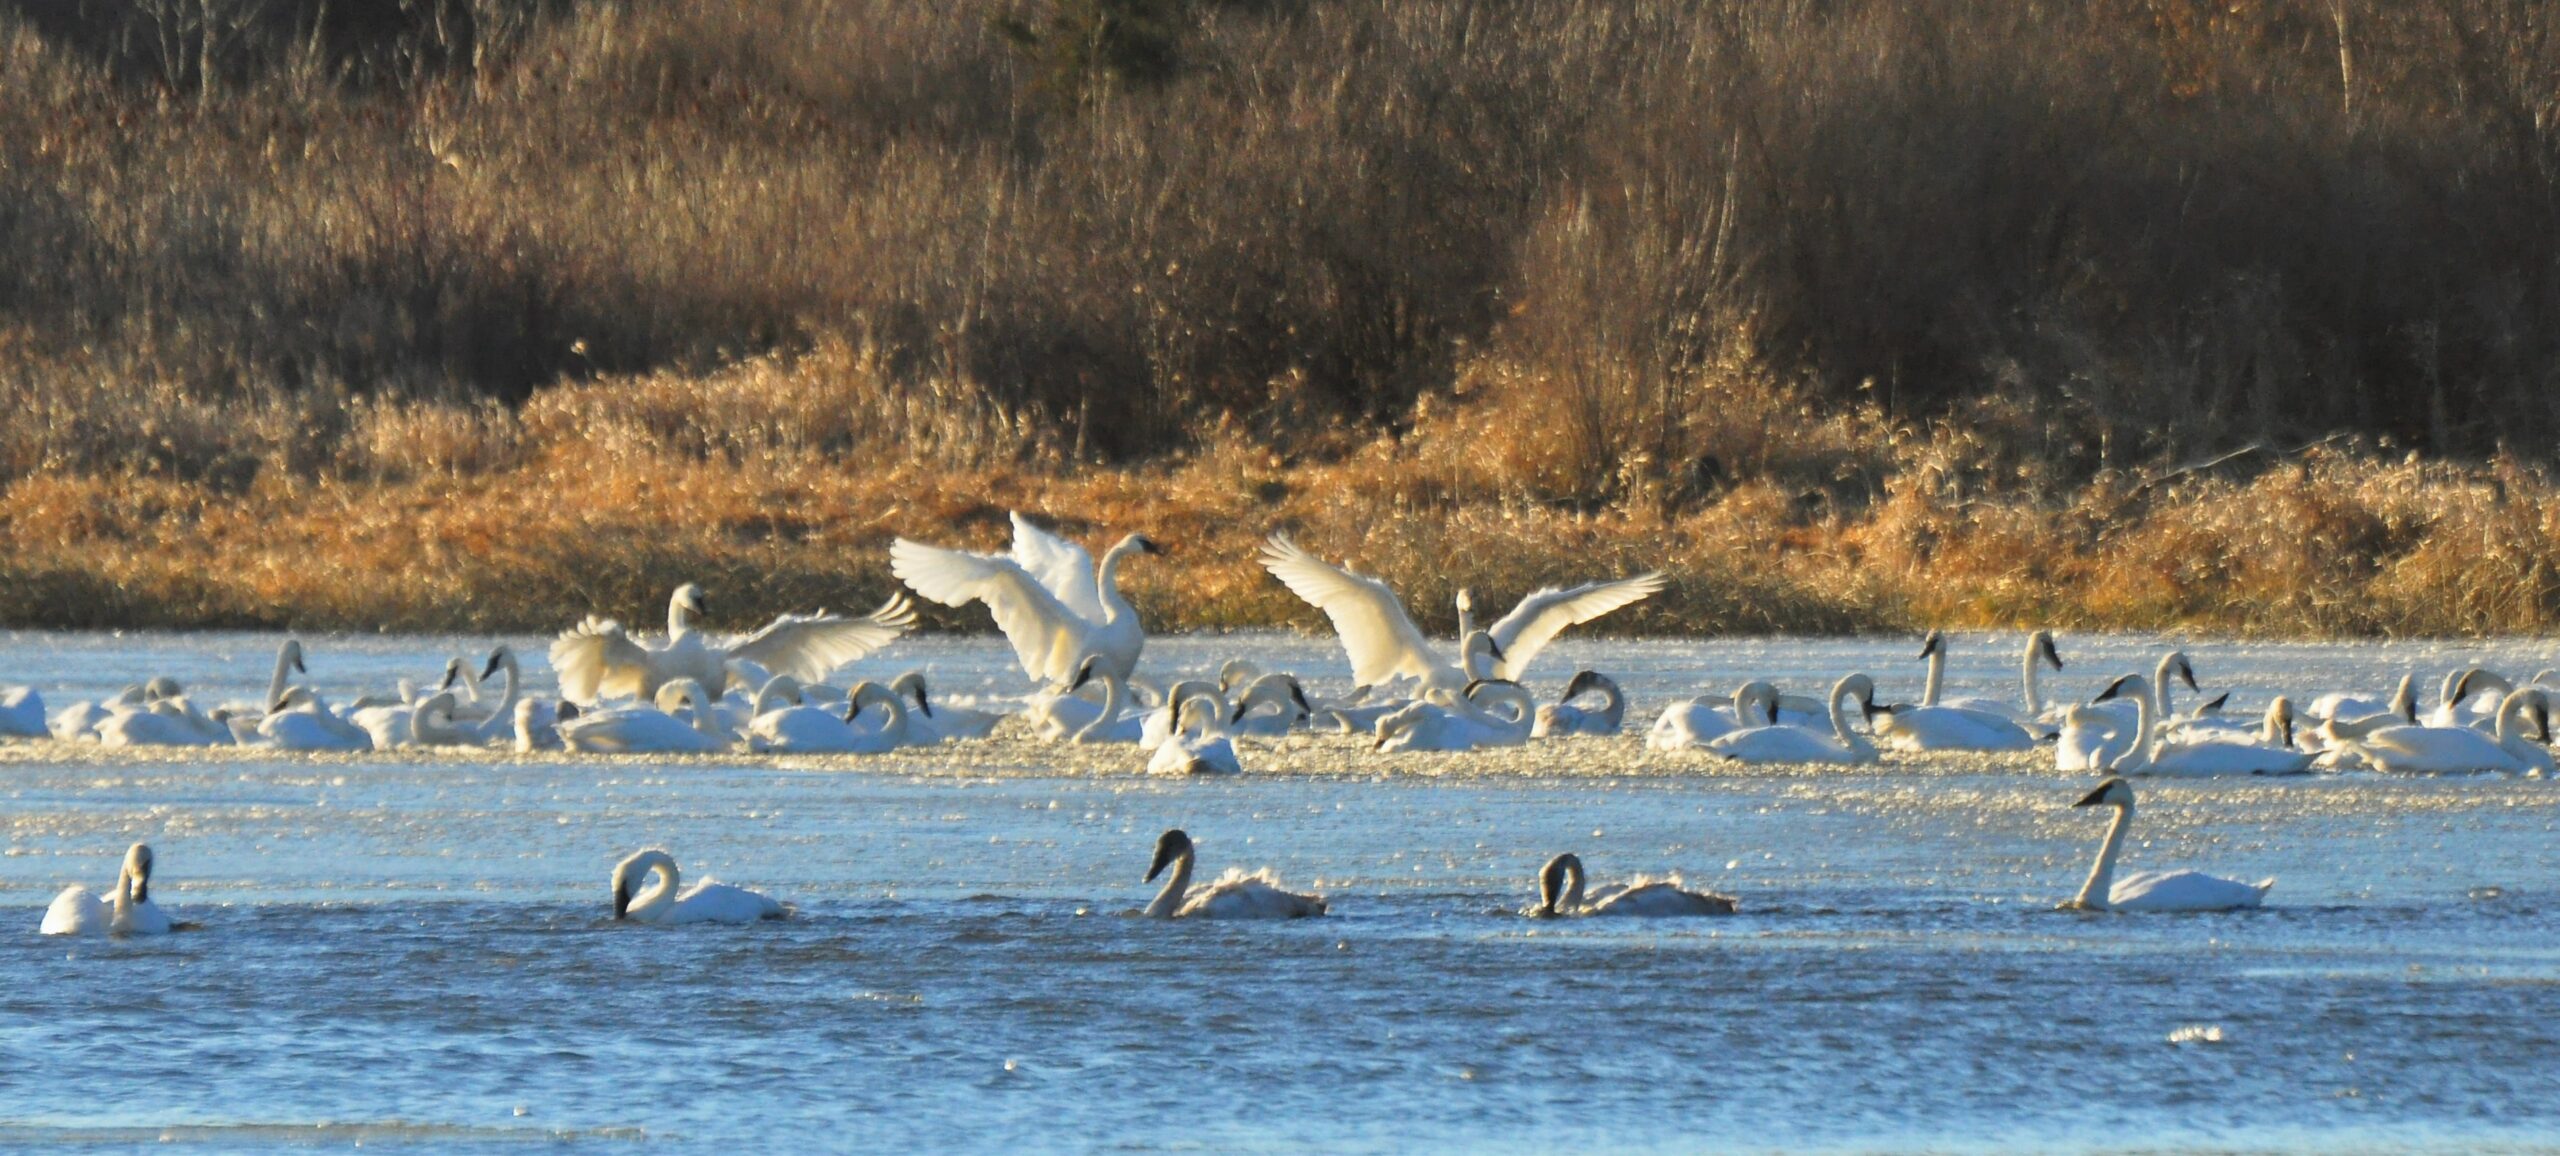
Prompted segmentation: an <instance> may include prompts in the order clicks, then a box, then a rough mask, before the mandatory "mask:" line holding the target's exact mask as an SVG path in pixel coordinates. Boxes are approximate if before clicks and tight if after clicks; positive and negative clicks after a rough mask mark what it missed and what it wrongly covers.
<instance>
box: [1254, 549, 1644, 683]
mask: <svg viewBox="0 0 2560 1156" xmlns="http://www.w3.org/2000/svg"><path fill="white" fill-rule="evenodd" d="M1262 567H1263V569H1266V570H1269V571H1270V572H1271V575H1272V577H1275V578H1278V579H1279V580H1280V582H1281V584H1282V585H1284V586H1287V587H1288V588H1289V592H1290V593H1292V594H1295V595H1297V596H1298V597H1299V598H1300V599H1301V600H1303V601H1305V602H1306V603H1307V604H1308V605H1310V606H1313V607H1315V608H1316V609H1318V610H1322V611H1324V613H1325V617H1327V618H1330V619H1332V620H1333V630H1334V634H1335V635H1336V636H1338V637H1339V638H1340V640H1341V642H1342V649H1343V653H1345V654H1346V655H1348V656H1349V657H1350V659H1351V677H1352V681H1354V682H1356V683H1357V684H1359V685H1361V686H1376V685H1378V684H1380V683H1384V682H1386V681H1388V680H1390V679H1394V678H1400V677H1401V678H1411V679H1414V680H1416V681H1418V682H1420V683H1422V685H1423V687H1424V688H1425V689H1433V688H1437V689H1443V690H1450V691H1457V690H1463V689H1464V688H1465V686H1466V684H1467V683H1469V682H1472V681H1474V680H1476V679H1480V678H1488V677H1490V678H1508V677H1509V674H1508V673H1507V672H1511V671H1517V670H1521V669H1525V668H1526V667H1527V666H1528V665H1529V660H1530V659H1532V658H1535V657H1537V654H1538V651H1540V650H1541V649H1544V648H1545V647H1546V645H1547V643H1548V642H1549V641H1550V640H1552V639H1553V638H1555V636H1556V635H1557V634H1558V633H1560V632H1562V631H1563V630H1564V629H1565V628H1566V627H1568V626H1573V625H1576V624H1578V623H1583V622H1589V621H1590V620H1592V619H1594V618H1598V617H1599V616H1601V615H1603V614H1606V613H1608V612H1610V611H1612V610H1616V609H1618V608H1620V607H1622V606H1627V605H1629V604H1632V603H1635V602H1640V601H1642V600H1644V599H1645V598H1648V597H1651V596H1652V595H1653V593H1654V592H1655V591H1657V590H1660V589H1662V585H1663V578H1662V576H1661V575H1659V574H1640V575H1637V576H1636V577H1633V578H1625V579H1620V580H1618V581H1615V582H1594V583H1589V584H1587V585H1582V586H1576V587H1574V588H1573V589H1571V590H1555V589H1546V590H1539V591H1537V592H1535V593H1533V594H1530V595H1529V596H1528V597H1526V598H1523V599H1521V600H1520V605H1519V606H1517V607H1515V608H1513V610H1512V611H1511V613H1510V614H1507V615H1505V616H1503V618H1502V620H1501V621H1499V622H1496V623H1494V624H1493V627H1492V628H1491V629H1490V630H1485V631H1481V632H1480V631H1477V630H1476V629H1474V627H1473V624H1472V623H1466V624H1464V625H1462V626H1461V627H1460V628H1459V631H1458V637H1459V640H1460V641H1459V659H1458V661H1457V662H1455V663H1452V662H1449V661H1446V660H1444V659H1441V658H1439V657H1436V656H1434V655H1433V654H1432V653H1431V647H1430V642H1429V640H1427V639H1425V638H1424V637H1423V636H1422V630H1421V628H1420V627H1417V626H1415V625H1414V624H1413V618H1412V616H1411V615H1408V614H1406V613H1405V609H1404V603H1403V602H1401V601H1399V600H1397V598H1396V594H1395V591H1393V590H1391V589H1389V588H1388V587H1387V584H1386V583H1384V582H1381V581H1379V580H1378V579H1375V578H1371V577H1369V576H1367V575H1365V574H1361V573H1359V572H1357V571H1354V570H1352V569H1350V568H1349V567H1345V566H1337V565H1334V564H1333V563H1331V562H1327V561H1325V560H1323V559H1321V558H1318V557H1316V556H1315V555H1313V554H1310V553H1308V552H1307V551H1306V550H1304V549H1302V548H1301V547H1299V545H1298V544H1297V543H1295V542H1292V541H1290V540H1289V536H1288V535H1286V534H1273V535H1272V536H1271V538H1270V540H1269V541H1267V542H1265V543H1263V547H1262ZM1462 613H1463V611H1462ZM1478 634H1482V635H1483V637H1484V639H1485V641H1484V642H1483V643H1477V642H1475V641H1474V640H1475V638H1476V636H1477V635H1478ZM1479 646H1481V647H1482V652H1483V654H1484V655H1485V656H1486V657H1488V658H1490V659H1491V660H1492V666H1491V667H1490V668H1482V669H1480V668H1477V667H1476V666H1475V665H1474V663H1475V659H1476V656H1477V654H1478V652H1479V651H1478V648H1479Z"/></svg>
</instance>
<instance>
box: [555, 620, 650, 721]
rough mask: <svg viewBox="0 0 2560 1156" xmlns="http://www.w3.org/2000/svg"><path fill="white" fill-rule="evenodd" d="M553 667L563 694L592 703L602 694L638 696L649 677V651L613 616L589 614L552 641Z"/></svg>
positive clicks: (568, 697)
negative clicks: (558, 677)
mask: <svg viewBox="0 0 2560 1156" xmlns="http://www.w3.org/2000/svg"><path fill="white" fill-rule="evenodd" d="M551 669H552V671H553V672H555V673H557V674H558V675H559V676H560V697H562V698H565V699H567V700H569V701H571V702H575V703H592V702H594V701H596V699H597V698H598V697H599V696H603V695H612V696H616V697H623V696H629V697H635V698H636V697H638V696H639V694H640V688H641V686H642V684H643V683H644V682H645V681H646V680H647V677H648V670H649V652H648V650H647V649H646V648H644V647H642V646H641V645H640V644H639V643H638V642H635V641H633V640H632V638H631V635H630V634H628V633H626V632H625V631H624V630H623V629H622V624H621V623H619V622H616V621H614V620H612V619H610V618H589V619H587V620H586V621H584V622H581V623H579V624H578V625H577V627H576V628H575V629H572V630H564V631H561V632H560V637H558V638H556V639H554V640H552V643H551Z"/></svg>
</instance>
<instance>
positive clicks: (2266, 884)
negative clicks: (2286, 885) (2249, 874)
mask: <svg viewBox="0 0 2560 1156" xmlns="http://www.w3.org/2000/svg"><path fill="white" fill-rule="evenodd" d="M2249 886H2250V887H2252V888H2255V889H2256V890H2257V892H2258V894H2260V895H2264V894H2266V893H2267V892H2270V891H2273V890H2275V889H2276V877H2275V876H2273V875H2269V876H2267V877H2266V878H2264V879H2261V880H2258V881H2257V882H2255V883H2252V884H2250V885H2249Z"/></svg>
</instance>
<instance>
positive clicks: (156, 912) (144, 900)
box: [38, 843, 173, 935]
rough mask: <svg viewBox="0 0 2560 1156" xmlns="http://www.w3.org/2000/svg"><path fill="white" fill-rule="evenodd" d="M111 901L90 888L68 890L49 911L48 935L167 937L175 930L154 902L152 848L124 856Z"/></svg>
mask: <svg viewBox="0 0 2560 1156" xmlns="http://www.w3.org/2000/svg"><path fill="white" fill-rule="evenodd" d="M112 894H113V898H112V899H111V900H107V899H100V898H98V897H97V896H95V895H91V894H89V889H88V888H86V887H77V886H74V887H66V888H63V889H62V894H60V895H56V896H54V897H53V904H52V905H51V906H49V907H47V908H45V912H44V924H43V926H41V927H40V928H38V931H39V932H40V933H42V934H45V935H166V934H168V933H169V929H170V928H171V927H172V926H173V925H172V924H171V923H170V922H169V917H168V916H167V915H165V914H162V913H161V910H160V905H159V904H156V903H153V902H152V901H151V847H150V845H149V844H146V843H136V844H134V845H133V847H132V849H130V850H128V851H126V852H125V853H124V869H123V870H121V871H118V872H117V873H116V887H115V891H114V892H113V893H112Z"/></svg>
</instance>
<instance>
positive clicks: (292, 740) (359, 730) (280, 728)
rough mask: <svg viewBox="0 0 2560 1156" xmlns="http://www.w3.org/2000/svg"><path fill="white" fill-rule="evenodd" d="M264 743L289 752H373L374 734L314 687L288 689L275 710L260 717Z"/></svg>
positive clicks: (261, 741)
mask: <svg viewBox="0 0 2560 1156" xmlns="http://www.w3.org/2000/svg"><path fill="white" fill-rule="evenodd" d="M257 735H258V741H259V743H260V745H263V746H270V747H274V748H276V749H277V750H285V751H369V750H372V749H373V735H372V734H371V733H370V732H368V731H366V730H365V729H364V728H363V727H360V726H357V725H356V724H354V723H351V722H348V721H347V720H345V719H343V718H340V717H338V716H337V715H336V714H335V713H334V712H332V711H330V709H329V706H328V704H327V703H325V702H322V701H321V700H320V696H319V695H317V694H315V693H313V692H312V690H311V688H310V687H307V686H296V687H290V688H288V689H286V691H285V692H284V696H283V697H282V698H281V699H279V700H278V701H277V703H276V706H275V709H273V710H270V711H268V712H267V716H266V717H265V718H262V719H259V720H258V729H257Z"/></svg>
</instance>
